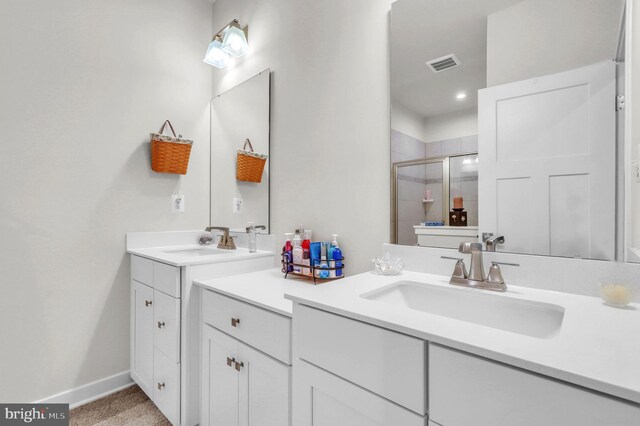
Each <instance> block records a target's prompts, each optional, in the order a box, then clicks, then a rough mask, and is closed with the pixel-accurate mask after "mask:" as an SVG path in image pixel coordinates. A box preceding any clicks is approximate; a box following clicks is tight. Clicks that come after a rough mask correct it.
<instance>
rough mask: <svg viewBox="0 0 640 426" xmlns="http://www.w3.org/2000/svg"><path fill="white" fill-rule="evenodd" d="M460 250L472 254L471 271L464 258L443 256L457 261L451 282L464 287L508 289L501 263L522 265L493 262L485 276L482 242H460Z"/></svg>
mask: <svg viewBox="0 0 640 426" xmlns="http://www.w3.org/2000/svg"><path fill="white" fill-rule="evenodd" d="M458 251H459V252H460V253H463V254H471V265H470V266H471V267H470V270H469V271H470V272H469V273H467V268H466V266H465V264H464V259H462V258H458V257H448V256H442V258H443V259H450V260H455V261H456V266H455V268H454V270H453V274H451V279H450V280H449V284H453V285H459V286H464V287H472V288H481V289H485V290H492V291H501V292H503V291H507V285H506V284H505V282H504V278H503V277H502V271H500V265H508V266H520V265H519V264H517V263H507V262H491V267H490V268H489V274H488V275H487V277H486V278H485V276H484V265H483V260H482V244H481V243H460V247H458Z"/></svg>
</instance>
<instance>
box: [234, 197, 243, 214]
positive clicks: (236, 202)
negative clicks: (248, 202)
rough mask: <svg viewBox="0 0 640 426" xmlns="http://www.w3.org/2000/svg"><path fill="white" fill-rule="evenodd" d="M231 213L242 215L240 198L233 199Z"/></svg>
mask: <svg viewBox="0 0 640 426" xmlns="http://www.w3.org/2000/svg"><path fill="white" fill-rule="evenodd" d="M233 212H234V213H242V198H234V199H233Z"/></svg>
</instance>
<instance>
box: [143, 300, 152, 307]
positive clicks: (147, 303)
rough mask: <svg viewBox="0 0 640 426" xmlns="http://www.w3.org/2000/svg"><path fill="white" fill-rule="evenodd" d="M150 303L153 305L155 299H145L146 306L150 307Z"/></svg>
mask: <svg viewBox="0 0 640 426" xmlns="http://www.w3.org/2000/svg"><path fill="white" fill-rule="evenodd" d="M149 305H153V301H152V300H145V301H144V306H146V307H147V308H148V307H149Z"/></svg>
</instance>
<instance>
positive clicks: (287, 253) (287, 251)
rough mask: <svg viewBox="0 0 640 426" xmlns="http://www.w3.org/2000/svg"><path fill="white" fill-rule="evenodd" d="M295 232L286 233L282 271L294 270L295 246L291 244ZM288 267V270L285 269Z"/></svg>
mask: <svg viewBox="0 0 640 426" xmlns="http://www.w3.org/2000/svg"><path fill="white" fill-rule="evenodd" d="M292 235H293V232H287V233H286V234H284V236H285V238H286V241H285V243H284V247H282V260H283V261H284V262H285V263H283V264H282V272H292V271H293V265H291V262H293V246H292V245H291V236H292ZM285 268H286V270H285Z"/></svg>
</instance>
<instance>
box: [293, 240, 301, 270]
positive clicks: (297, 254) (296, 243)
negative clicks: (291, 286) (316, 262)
mask: <svg viewBox="0 0 640 426" xmlns="http://www.w3.org/2000/svg"><path fill="white" fill-rule="evenodd" d="M301 242H302V240H301V239H300V234H295V235H294V236H293V250H292V253H293V272H297V273H299V274H301V273H302V267H301V266H298V265H302V245H301Z"/></svg>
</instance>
